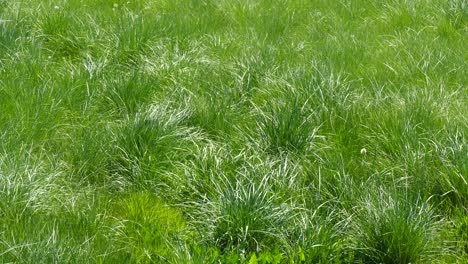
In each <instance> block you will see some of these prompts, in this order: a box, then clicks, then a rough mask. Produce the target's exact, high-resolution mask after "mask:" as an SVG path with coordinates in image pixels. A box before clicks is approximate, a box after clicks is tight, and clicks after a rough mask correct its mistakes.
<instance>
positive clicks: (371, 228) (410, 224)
mask: <svg viewBox="0 0 468 264" xmlns="http://www.w3.org/2000/svg"><path fill="white" fill-rule="evenodd" d="M350 225H351V230H350V237H351V241H352V242H351V243H352V244H353V245H354V247H353V250H354V251H355V252H356V257H357V258H358V259H360V260H362V261H363V262H365V263H425V262H431V261H435V260H437V259H441V257H443V255H444V254H449V252H450V248H448V247H447V245H446V244H445V242H444V241H443V240H441V237H440V228H441V226H442V222H441V220H440V218H439V216H438V215H436V213H435V211H434V209H433V208H432V206H431V205H430V204H429V202H428V201H425V202H422V201H420V200H416V201H414V202H412V201H411V199H407V198H406V199H401V197H400V195H399V194H398V193H388V192H386V191H384V190H382V189H380V190H378V191H377V192H371V194H369V195H367V196H366V198H364V199H363V200H362V201H361V202H360V204H359V205H358V206H357V207H355V209H354V215H353V216H352V219H351V221H350Z"/></svg>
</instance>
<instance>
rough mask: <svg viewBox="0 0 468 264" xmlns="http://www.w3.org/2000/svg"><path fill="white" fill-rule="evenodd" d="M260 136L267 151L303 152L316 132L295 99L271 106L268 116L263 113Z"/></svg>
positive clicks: (308, 117) (315, 128)
mask: <svg viewBox="0 0 468 264" xmlns="http://www.w3.org/2000/svg"><path fill="white" fill-rule="evenodd" d="M259 126H260V136H261V138H262V140H263V141H264V142H265V143H264V144H265V145H266V147H267V149H268V150H270V151H272V152H276V153H278V152H282V151H293V152H294V151H296V152H299V153H300V152H304V151H306V150H307V149H308V148H309V147H310V143H311V141H312V139H313V138H314V136H315V133H316V132H317V127H316V126H314V124H313V123H312V122H311V120H310V115H308V114H307V113H306V111H305V109H304V108H303V107H302V106H300V105H299V104H298V100H297V99H293V100H292V101H291V102H289V103H286V104H283V105H280V106H271V107H270V110H269V114H266V113H264V114H263V115H262V117H261V119H260V121H259Z"/></svg>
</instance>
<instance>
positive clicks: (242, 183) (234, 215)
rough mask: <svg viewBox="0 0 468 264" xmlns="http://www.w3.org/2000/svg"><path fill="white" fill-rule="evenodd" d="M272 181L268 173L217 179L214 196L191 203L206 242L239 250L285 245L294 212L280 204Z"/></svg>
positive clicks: (227, 248)
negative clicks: (285, 231) (271, 183)
mask: <svg viewBox="0 0 468 264" xmlns="http://www.w3.org/2000/svg"><path fill="white" fill-rule="evenodd" d="M270 181H271V178H270V177H268V176H262V175H242V174H238V175H236V176H235V178H234V179H229V178H227V177H225V176H223V175H218V178H217V179H213V187H214V190H215V193H214V196H213V197H210V198H208V199H207V200H205V201H200V202H197V203H194V204H192V205H191V207H192V209H193V212H194V213H193V216H194V218H195V219H196V221H195V222H196V223H197V224H196V225H197V226H200V227H201V228H202V229H201V230H203V234H202V236H203V237H204V240H205V242H207V243H209V244H212V245H215V246H216V247H218V248H219V249H220V250H221V251H222V252H230V251H236V252H239V253H241V252H259V251H261V250H264V249H272V248H273V247H274V246H284V245H285V243H286V241H285V238H284V236H283V233H282V232H283V230H282V228H284V227H287V226H288V225H289V224H290V223H291V222H290V221H291V218H292V216H293V214H294V213H293V210H292V209H291V207H289V206H288V205H286V204H279V203H278V197H276V194H275V193H274V192H272V187H271V185H270Z"/></svg>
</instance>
